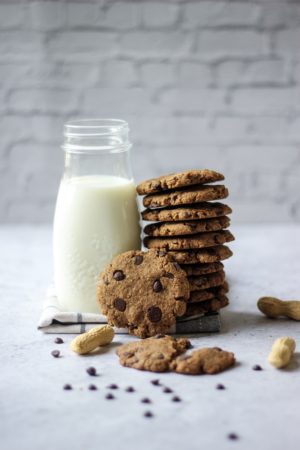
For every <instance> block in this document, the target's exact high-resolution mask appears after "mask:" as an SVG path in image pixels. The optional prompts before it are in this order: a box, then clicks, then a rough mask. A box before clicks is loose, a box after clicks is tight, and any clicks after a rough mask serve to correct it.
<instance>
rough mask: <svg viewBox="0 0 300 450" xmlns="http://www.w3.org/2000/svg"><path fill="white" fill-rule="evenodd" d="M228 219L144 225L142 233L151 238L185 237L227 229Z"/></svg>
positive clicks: (224, 217) (219, 218)
mask: <svg viewBox="0 0 300 450" xmlns="http://www.w3.org/2000/svg"><path fill="white" fill-rule="evenodd" d="M229 225H230V219H229V217H227V216H223V217H218V218H216V219H206V220H193V221H192V220H190V221H188V222H159V223H152V224H149V225H146V226H145V228H144V233H145V234H148V235H149V236H153V237H164V236H185V235H190V234H197V233H202V232H203V231H218V230H222V229H223V228H227V227H229Z"/></svg>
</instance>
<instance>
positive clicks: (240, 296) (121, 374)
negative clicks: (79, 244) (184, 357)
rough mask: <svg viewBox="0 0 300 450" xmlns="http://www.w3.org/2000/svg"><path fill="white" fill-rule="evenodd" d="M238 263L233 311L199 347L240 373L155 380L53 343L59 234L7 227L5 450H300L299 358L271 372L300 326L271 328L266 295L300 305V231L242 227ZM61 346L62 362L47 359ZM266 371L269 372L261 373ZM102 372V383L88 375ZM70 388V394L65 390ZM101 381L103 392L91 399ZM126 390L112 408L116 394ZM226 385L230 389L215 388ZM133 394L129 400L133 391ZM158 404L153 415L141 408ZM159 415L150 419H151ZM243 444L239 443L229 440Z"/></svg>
mask: <svg viewBox="0 0 300 450" xmlns="http://www.w3.org/2000/svg"><path fill="white" fill-rule="evenodd" d="M233 232H234V234H235V235H236V242H235V243H233V244H232V245H231V247H232V249H233V250H234V257H233V258H231V260H229V261H228V262H227V263H226V268H227V274H228V279H229V282H230V285H231V292H230V300H231V305H230V306H229V307H228V308H227V309H226V310H224V311H223V312H222V330H221V332H220V333H218V334H211V335H201V336H193V337H192V338H191V340H192V343H193V344H194V346H195V347H200V346H220V347H222V348H224V349H228V350H230V351H233V352H234V353H235V355H236V358H237V361H238V363H237V365H236V367H235V368H233V369H231V370H229V371H227V372H224V373H222V374H219V375H215V376H209V375H206V376H196V377H193V376H184V375H177V374H160V375H156V374H153V373H150V372H141V371H137V370H133V369H128V368H124V367H121V366H120V365H119V363H118V359H117V357H116V355H115V348H116V346H117V344H118V343H120V342H124V341H127V340H129V339H133V338H129V337H128V336H118V337H117V338H116V340H115V343H114V345H112V346H111V347H109V348H107V349H105V350H104V351H102V352H99V353H98V354H96V355H94V356H86V357H80V356H78V355H76V354H74V353H72V352H71V351H70V350H69V345H68V344H69V342H70V340H71V339H72V336H71V335H65V336H64V340H65V343H64V344H62V345H60V346H58V345H56V344H54V342H53V340H54V337H55V336H53V335H44V334H42V333H41V332H39V331H37V329H36V323H37V320H38V317H39V313H40V311H41V300H42V297H43V294H44V290H45V288H46V286H47V284H48V283H49V280H51V265H52V263H51V228H50V227H33V226H32V227H31V226H27V227H24V226H11V227H2V228H0V248H1V258H0V290H1V293H0V295H1V303H0V305H1V306H0V307H1V339H0V346H1V350H0V379H1V381H0V390H1V395H0V408H1V418H0V441H1V443H0V446H1V449H3V450H11V449H18V450H22V449H31V450H36V449H44V450H46V449H56V450H61V449H72V450H77V449H78V450H79V449H80V450H81V449H83V448H86V449H89V450H93V449H100V448H101V449H127V448H128V449H129V448H130V449H135V448H143V449H145V450H147V449H151V450H161V449H174V450H177V449H188V450H189V449H190V450H193V449H201V448H205V449H221V450H222V449H231V448H239V449H245V450H246V449H247V450H248V449H264V450H268V449H272V450H277V449H282V448H285V449H286V450H289V449H297V448H299V446H300V426H299V423H300V402H299V392H300V366H299V364H300V354H299V353H296V354H295V357H294V360H293V362H292V363H291V364H290V366H288V368H287V369H285V370H281V371H279V370H276V369H274V368H273V367H271V366H270V365H269V364H268V362H267V355H268V353H269V351H270V348H271V345H272V343H273V341H274V339H275V338H277V337H280V336H284V335H290V336H292V337H294V338H295V339H296V341H297V344H298V347H299V348H300V324H299V323H297V322H294V321H290V320H285V319H282V320H276V321H275V320H269V319H266V318H264V317H263V316H262V315H261V314H260V313H259V312H258V310H257V308H256V301H257V299H258V298H259V297H260V296H263V295H273V296H277V297H280V298H285V299H292V298H295V299H296V298H298V299H300V286H299V278H300V258H299V255H300V227H299V226H296V225H294V226H293V225H276V226H271V225H261V226H259V225H257V226H254V225H253V226H250V225H248V226H239V227H235V228H233ZM57 347H59V349H60V350H61V352H62V357H61V358H59V359H54V358H53V357H52V356H51V354H50V352H51V350H53V349H54V348H57ZM254 364H260V365H261V366H262V367H263V370H262V371H260V372H258V371H254V370H252V366H253V365H254ZM91 365H93V366H95V367H96V368H97V371H98V373H99V376H97V377H94V378H91V377H89V376H88V375H87V373H86V371H85V369H86V368H87V367H88V366H91ZM155 378H159V379H160V380H161V383H162V384H164V385H166V386H168V387H170V388H171V389H172V390H173V391H174V393H176V394H177V395H179V396H180V397H181V398H182V402H180V403H174V402H172V401H171V397H172V394H167V393H163V392H162V388H160V387H154V386H153V385H152V384H151V383H150V381H151V380H153V379H155ZM65 383H71V384H72V385H73V387H74V389H73V390H72V391H64V390H63V389H62V386H63V385H64V384H65ZM90 383H95V384H96V385H97V387H98V390H97V391H89V390H88V389H87V387H88V385H89V384H90ZM110 383H117V384H118V386H119V389H118V390H116V391H114V395H115V397H116V398H115V399H114V400H112V401H108V400H106V399H105V394H106V393H107V392H108V389H107V385H109V384H110ZM217 383H223V384H224V385H225V386H226V389H225V390H222V391H221V390H217V389H216V388H215V387H216V384H217ZM130 385H131V386H134V387H135V389H136V392H134V393H131V394H130V393H127V392H125V389H124V388H126V387H127V386H130ZM146 396H147V397H149V398H150V399H151V400H152V403H151V404H150V405H145V404H143V403H141V402H140V400H141V398H143V397H146ZM146 410H151V411H152V412H153V414H154V417H153V418H152V419H145V418H144V417H143V413H144V412H145V411H146ZM231 432H234V433H236V434H237V435H238V436H239V439H238V440H237V441H230V440H228V438H227V435H228V433H231Z"/></svg>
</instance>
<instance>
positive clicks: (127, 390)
mask: <svg viewBox="0 0 300 450" xmlns="http://www.w3.org/2000/svg"><path fill="white" fill-rule="evenodd" d="M125 391H126V392H135V389H134V388H133V387H132V386H128V387H127V388H126V389H125Z"/></svg>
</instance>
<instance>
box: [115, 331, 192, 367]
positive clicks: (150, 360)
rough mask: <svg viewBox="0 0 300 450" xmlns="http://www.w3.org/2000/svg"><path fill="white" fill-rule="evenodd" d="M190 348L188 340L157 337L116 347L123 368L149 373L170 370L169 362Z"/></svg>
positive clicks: (163, 336)
mask: <svg viewBox="0 0 300 450" xmlns="http://www.w3.org/2000/svg"><path fill="white" fill-rule="evenodd" d="M190 346H191V343H190V341H189V340H188V339H184V338H179V339H175V338H174V337H171V336H165V335H157V336H155V337H152V338H148V339H144V340H142V341H134V342H129V343H127V344H123V345H121V346H120V347H118V349H117V355H118V356H119V359H120V363H121V364H122V365H123V366H126V367H132V368H133V369H138V370H149V371H151V372H167V371H169V370H170V364H171V361H172V360H173V359H174V358H176V357H177V356H178V355H180V354H182V353H184V352H185V351H186V350H187V349H188V348H190Z"/></svg>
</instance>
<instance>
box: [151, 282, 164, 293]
mask: <svg viewBox="0 0 300 450" xmlns="http://www.w3.org/2000/svg"><path fill="white" fill-rule="evenodd" d="M153 290H154V292H161V291H162V290H163V285H162V284H161V282H160V281H159V280H155V281H154V283H153Z"/></svg>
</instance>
